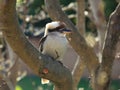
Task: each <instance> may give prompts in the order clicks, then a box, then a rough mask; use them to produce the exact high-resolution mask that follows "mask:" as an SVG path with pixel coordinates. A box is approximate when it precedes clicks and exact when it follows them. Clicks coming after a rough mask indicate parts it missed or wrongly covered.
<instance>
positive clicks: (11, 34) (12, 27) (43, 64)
mask: <svg viewBox="0 0 120 90" xmlns="http://www.w3.org/2000/svg"><path fill="white" fill-rule="evenodd" d="M15 4H16V0H0V30H2V31H3V33H4V35H5V38H6V40H7V41H8V43H9V44H10V46H11V47H12V49H13V50H14V52H15V53H16V54H17V55H18V56H19V57H20V58H21V59H22V60H23V61H24V62H25V63H26V64H27V65H28V66H29V67H30V68H31V69H32V70H33V71H34V72H35V73H36V74H37V75H39V76H40V77H43V78H47V79H49V80H51V81H53V83H55V85H56V87H58V88H59V90H72V76H71V73H70V71H69V70H68V69H67V68H65V67H64V66H62V65H61V64H60V63H59V62H57V61H55V60H52V59H51V58H50V57H47V56H45V55H42V54H41V53H39V51H38V50H37V49H36V48H35V47H34V46H33V45H32V44H31V43H30V42H29V41H28V40H27V38H26V37H25V35H24V34H23V32H22V30H21V28H20V26H19V24H18V20H17V15H16V8H15ZM46 68H47V69H48V73H47V74H45V73H44V69H46Z"/></svg>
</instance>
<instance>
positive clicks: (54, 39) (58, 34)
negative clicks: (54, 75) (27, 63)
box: [39, 21, 71, 84]
mask: <svg viewBox="0 0 120 90" xmlns="http://www.w3.org/2000/svg"><path fill="white" fill-rule="evenodd" d="M70 32H71V31H70V30H68V29H67V28H66V25H65V23H63V22H60V21H54V22H51V23H48V24H46V27H45V32H44V36H43V37H42V38H41V40H40V42H39V51H40V52H41V53H42V54H44V55H48V56H50V57H52V58H53V59H55V60H59V61H61V60H62V59H63V57H64V54H65V51H66V49H67V46H68V41H67V39H66V37H65V35H66V33H70ZM41 80H42V81H41V83H42V84H45V83H47V82H48V81H47V80H45V79H41Z"/></svg>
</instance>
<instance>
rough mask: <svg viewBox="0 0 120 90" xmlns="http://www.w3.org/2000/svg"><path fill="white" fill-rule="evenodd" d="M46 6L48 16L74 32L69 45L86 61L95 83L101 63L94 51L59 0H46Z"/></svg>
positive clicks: (70, 36)
mask: <svg viewBox="0 0 120 90" xmlns="http://www.w3.org/2000/svg"><path fill="white" fill-rule="evenodd" d="M54 3H55V4H54ZM45 6H46V9H47V12H48V14H49V15H50V17H51V18H52V19H53V20H59V21H63V22H65V23H66V25H67V27H68V28H69V29H71V30H72V34H70V35H69V36H68V37H67V38H68V40H69V43H70V44H71V46H72V47H73V48H74V50H75V51H76V52H77V53H78V55H80V58H81V60H84V62H85V64H86V66H87V68H88V70H89V72H90V76H91V77H92V81H94V74H95V73H94V72H95V70H96V68H97V67H98V66H99V62H98V58H97V57H96V55H95V53H94V51H93V49H92V48H90V47H88V46H87V44H86V42H85V40H84V38H83V37H82V36H81V35H80V34H79V32H78V30H77V29H76V27H75V26H74V25H73V24H72V22H71V21H70V20H69V19H68V18H67V16H66V14H65V13H64V12H63V11H62V10H61V7H60V5H59V1H58V0H45ZM78 42H79V43H78Z"/></svg>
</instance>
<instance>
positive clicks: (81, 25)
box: [72, 0, 85, 90]
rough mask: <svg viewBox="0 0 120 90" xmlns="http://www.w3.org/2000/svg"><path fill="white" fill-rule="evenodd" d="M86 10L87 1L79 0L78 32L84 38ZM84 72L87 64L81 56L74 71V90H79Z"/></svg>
mask: <svg viewBox="0 0 120 90" xmlns="http://www.w3.org/2000/svg"><path fill="white" fill-rule="evenodd" d="M84 10H85V1H84V0H77V19H76V20H77V30H78V32H79V33H80V34H81V35H82V36H83V37H85V16H84ZM84 70H85V62H84V60H81V58H80V56H77V61H76V63H75V65H74V68H73V70H72V75H73V82H74V83H73V88H74V90H77V86H78V84H79V81H80V79H81V77H82V75H83V71H84Z"/></svg>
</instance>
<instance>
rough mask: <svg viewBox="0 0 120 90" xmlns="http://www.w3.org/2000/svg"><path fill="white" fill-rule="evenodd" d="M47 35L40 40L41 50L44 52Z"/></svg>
mask: <svg viewBox="0 0 120 90" xmlns="http://www.w3.org/2000/svg"><path fill="white" fill-rule="evenodd" d="M46 38H47V36H45V37H42V38H41V39H40V41H39V51H40V52H42V51H43V44H44V41H45V40H46Z"/></svg>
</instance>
